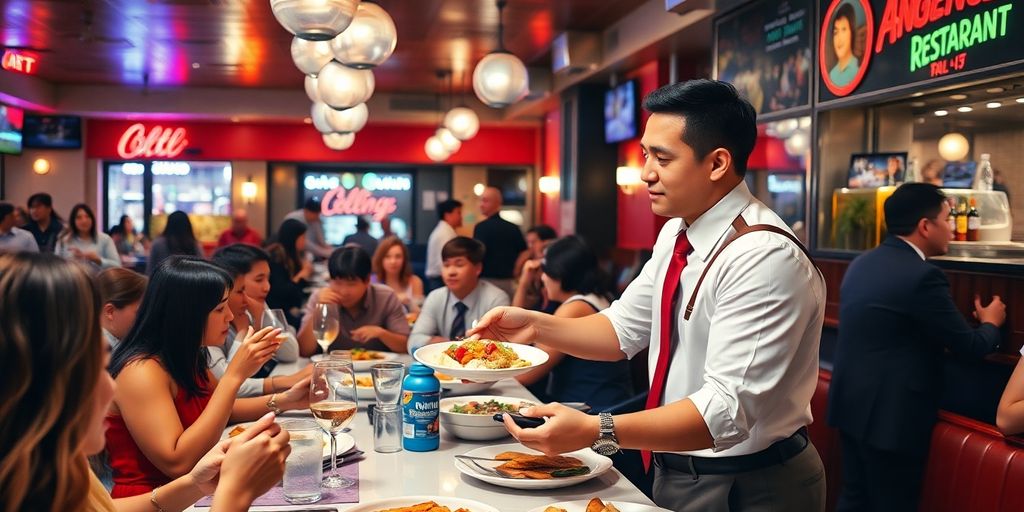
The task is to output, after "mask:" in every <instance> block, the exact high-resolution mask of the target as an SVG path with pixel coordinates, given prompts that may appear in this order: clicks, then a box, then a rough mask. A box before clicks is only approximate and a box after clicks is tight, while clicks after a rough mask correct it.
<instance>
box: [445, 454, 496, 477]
mask: <svg viewBox="0 0 1024 512" xmlns="http://www.w3.org/2000/svg"><path fill="white" fill-rule="evenodd" d="M456 457H458V458H459V460H468V461H469V462H470V464H472V465H474V466H476V467H477V468H479V469H480V470H481V471H483V472H484V473H487V474H489V475H494V476H498V477H501V478H505V475H503V474H501V473H500V472H499V471H498V470H496V469H494V468H489V467H487V466H482V465H480V464H479V463H478V462H477V461H476V460H474V459H478V458H479V457H465V456H459V455H456ZM480 460H494V459H480Z"/></svg>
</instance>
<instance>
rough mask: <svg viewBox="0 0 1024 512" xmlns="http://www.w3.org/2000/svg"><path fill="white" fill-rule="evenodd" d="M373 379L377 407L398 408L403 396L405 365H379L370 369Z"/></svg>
mask: <svg viewBox="0 0 1024 512" xmlns="http://www.w3.org/2000/svg"><path fill="white" fill-rule="evenodd" d="M370 376H371V377H373V391H374V392H375V393H376V395H377V407H386V406H392V405H393V406H395V407H397V406H398V400H399V399H400V398H401V396H402V377H404V376H405V365H404V364H402V363H377V364H375V365H373V366H371V367H370Z"/></svg>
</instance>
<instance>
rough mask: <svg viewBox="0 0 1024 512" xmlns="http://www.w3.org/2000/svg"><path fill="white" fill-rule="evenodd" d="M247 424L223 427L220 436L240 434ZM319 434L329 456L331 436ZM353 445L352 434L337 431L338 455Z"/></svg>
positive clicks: (282, 419)
mask: <svg viewBox="0 0 1024 512" xmlns="http://www.w3.org/2000/svg"><path fill="white" fill-rule="evenodd" d="M293 419H294V418H293ZM278 421H282V422H283V421H288V418H287V417H281V418H278ZM249 425H252V423H240V424H238V425H235V426H234V427H229V428H226V429H224V431H225V434H224V435H223V436H221V437H222V438H223V437H235V436H237V435H239V434H241V433H242V432H245V429H246V428H248V427H249ZM320 435H321V436H323V444H324V457H330V456H331V436H330V435H329V434H327V433H326V432H320ZM355 446H356V440H355V438H354V437H352V436H350V435H348V434H346V433H344V432H339V433H338V455H341V454H343V453H345V452H347V451H349V450H351V449H352V448H355Z"/></svg>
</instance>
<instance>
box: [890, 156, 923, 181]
mask: <svg viewBox="0 0 1024 512" xmlns="http://www.w3.org/2000/svg"><path fill="white" fill-rule="evenodd" d="M919 181H921V177H920V176H918V175H917V159H916V158H911V159H909V160H907V171H906V172H905V173H904V174H903V183H917V182H919ZM896 184H897V185H900V183H899V182H897V183H896Z"/></svg>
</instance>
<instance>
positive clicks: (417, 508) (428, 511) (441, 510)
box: [376, 501, 469, 512]
mask: <svg viewBox="0 0 1024 512" xmlns="http://www.w3.org/2000/svg"><path fill="white" fill-rule="evenodd" d="M376 512H452V510H451V509H450V508H448V507H445V506H443V505H438V504H437V503H436V502H433V501H426V502H423V503H417V504H415V505H411V506H408V507H401V508H389V509H385V510H378V511H376ZM455 512H469V510H466V509H464V508H460V509H457V510H456V511H455Z"/></svg>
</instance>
